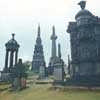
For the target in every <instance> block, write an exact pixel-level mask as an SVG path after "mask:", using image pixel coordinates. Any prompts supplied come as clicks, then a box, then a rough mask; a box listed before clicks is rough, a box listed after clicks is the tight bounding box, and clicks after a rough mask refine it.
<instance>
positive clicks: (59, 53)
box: [58, 43, 61, 58]
mask: <svg viewBox="0 0 100 100" xmlns="http://www.w3.org/2000/svg"><path fill="white" fill-rule="evenodd" d="M58 57H59V58H61V47H60V43H59V44H58Z"/></svg>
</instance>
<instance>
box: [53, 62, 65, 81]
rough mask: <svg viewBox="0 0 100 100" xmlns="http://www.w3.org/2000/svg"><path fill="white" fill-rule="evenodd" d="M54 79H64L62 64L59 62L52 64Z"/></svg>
mask: <svg viewBox="0 0 100 100" xmlns="http://www.w3.org/2000/svg"><path fill="white" fill-rule="evenodd" d="M53 75H54V81H55V82H63V81H64V65H63V64H61V63H56V64H55V65H54V73H53Z"/></svg>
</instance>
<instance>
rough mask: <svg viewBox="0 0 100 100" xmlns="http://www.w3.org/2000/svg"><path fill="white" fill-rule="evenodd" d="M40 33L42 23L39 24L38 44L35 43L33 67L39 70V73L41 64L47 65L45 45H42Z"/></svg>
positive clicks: (36, 70) (34, 69) (35, 70)
mask: <svg viewBox="0 0 100 100" xmlns="http://www.w3.org/2000/svg"><path fill="white" fill-rule="evenodd" d="M40 33H41V32H40V25H38V30H37V39H36V44H35V48H34V54H33V60H32V69H31V70H33V71H34V72H38V73H39V69H40V67H41V64H44V65H45V60H44V52H43V45H42V40H41V36H40Z"/></svg>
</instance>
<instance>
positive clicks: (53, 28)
mask: <svg viewBox="0 0 100 100" xmlns="http://www.w3.org/2000/svg"><path fill="white" fill-rule="evenodd" d="M52 31H53V34H55V26H54V25H53V27H52Z"/></svg>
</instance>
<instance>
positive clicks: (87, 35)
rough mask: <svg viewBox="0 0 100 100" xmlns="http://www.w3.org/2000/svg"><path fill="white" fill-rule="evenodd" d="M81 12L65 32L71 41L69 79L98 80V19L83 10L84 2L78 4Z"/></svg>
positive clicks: (99, 37)
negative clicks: (68, 34)
mask: <svg viewBox="0 0 100 100" xmlns="http://www.w3.org/2000/svg"><path fill="white" fill-rule="evenodd" d="M79 5H80V7H81V10H80V11H79V12H78V13H77V14H76V16H75V22H69V26H68V30H67V32H68V33H70V41H71V58H72V61H71V66H70V69H69V70H70V75H71V78H80V79H81V78H87V79H99V78H100V77H99V76H100V18H98V17H97V16H95V15H93V14H92V13H91V12H90V11H88V10H86V9H85V6H86V2H85V1H81V2H80V3H79Z"/></svg>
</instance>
